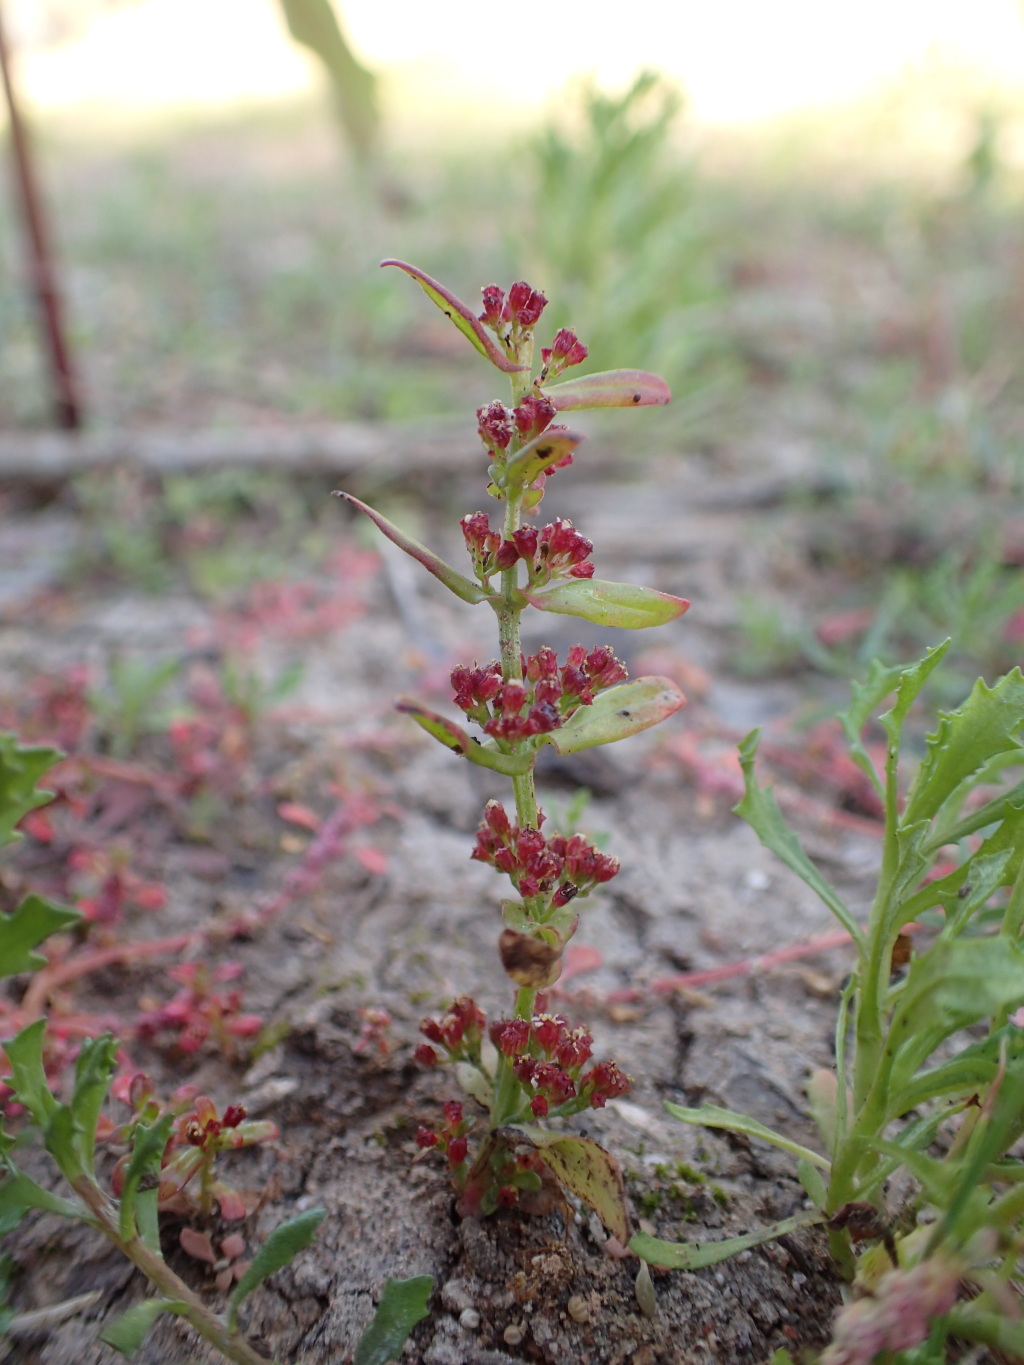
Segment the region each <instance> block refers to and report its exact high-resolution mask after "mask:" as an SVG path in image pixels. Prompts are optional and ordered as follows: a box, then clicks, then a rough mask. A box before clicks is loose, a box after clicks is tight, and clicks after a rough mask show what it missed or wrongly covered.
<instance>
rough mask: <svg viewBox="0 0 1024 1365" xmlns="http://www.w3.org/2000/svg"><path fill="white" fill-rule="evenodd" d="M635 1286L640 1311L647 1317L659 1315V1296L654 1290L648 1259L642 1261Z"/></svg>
mask: <svg viewBox="0 0 1024 1365" xmlns="http://www.w3.org/2000/svg"><path fill="white" fill-rule="evenodd" d="M633 1288H634V1291H635V1293H636V1301H637V1303H638V1304H639V1305H640V1312H641V1313H643V1315H644V1317H645V1318H656V1317H657V1316H658V1296H657V1294H656V1293H655V1292H654V1281H653V1280H652V1279H651V1268H650V1266H649V1265H648V1264H647V1262H646V1261H641V1262H640V1269H639V1270H638V1271H637V1275H636V1281H635V1283H634V1285H633Z"/></svg>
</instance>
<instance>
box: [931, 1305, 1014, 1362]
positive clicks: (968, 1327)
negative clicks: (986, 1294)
mask: <svg viewBox="0 0 1024 1365" xmlns="http://www.w3.org/2000/svg"><path fill="white" fill-rule="evenodd" d="M946 1322H947V1325H948V1328H949V1335H950V1336H951V1337H962V1338H963V1339H964V1340H966V1341H980V1342H982V1343H983V1344H984V1345H986V1346H993V1347H995V1348H996V1349H997V1350H999V1351H1002V1352H1004V1354H1005V1356H1006V1358H1007V1359H1009V1360H1024V1322H1019V1321H1016V1320H1015V1319H1013V1318H1009V1317H1006V1316H1005V1314H1003V1313H991V1312H988V1313H986V1312H984V1311H983V1310H982V1309H980V1308H977V1307H975V1306H974V1305H973V1304H954V1305H953V1307H952V1308H951V1309H950V1310H949V1313H948V1315H947V1317H946Z"/></svg>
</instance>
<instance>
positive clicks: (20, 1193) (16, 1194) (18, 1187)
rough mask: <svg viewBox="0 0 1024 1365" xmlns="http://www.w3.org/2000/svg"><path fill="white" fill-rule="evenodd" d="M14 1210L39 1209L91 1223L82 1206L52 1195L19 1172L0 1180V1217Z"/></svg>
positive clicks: (57, 1195) (87, 1213)
mask: <svg viewBox="0 0 1024 1365" xmlns="http://www.w3.org/2000/svg"><path fill="white" fill-rule="evenodd" d="M16 1209H41V1210H42V1211H43V1212H44V1213H59V1214H60V1215H61V1216H62V1217H63V1218H80V1219H82V1220H83V1221H85V1222H87V1223H88V1222H91V1221H92V1219H91V1218H90V1216H89V1212H88V1210H87V1209H86V1208H85V1206H84V1205H83V1204H79V1203H78V1202H77V1201H72V1200H70V1199H62V1198H61V1197H60V1195H59V1194H52V1193H51V1192H50V1191H49V1190H47V1189H44V1188H43V1186H42V1185H39V1184H37V1182H36V1181H34V1180H33V1179H32V1178H31V1176H27V1175H24V1174H23V1173H22V1172H21V1171H13V1172H11V1173H10V1174H7V1175H4V1176H3V1177H2V1178H0V1215H2V1214H6V1213H9V1212H11V1211H13V1210H16Z"/></svg>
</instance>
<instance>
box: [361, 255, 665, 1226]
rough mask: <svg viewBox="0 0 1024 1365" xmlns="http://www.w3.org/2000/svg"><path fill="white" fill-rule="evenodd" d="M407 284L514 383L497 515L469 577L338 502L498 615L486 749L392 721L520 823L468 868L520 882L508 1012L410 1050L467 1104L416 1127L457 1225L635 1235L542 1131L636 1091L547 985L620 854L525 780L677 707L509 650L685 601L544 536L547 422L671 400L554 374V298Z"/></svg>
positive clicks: (597, 377)
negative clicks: (543, 617)
mask: <svg viewBox="0 0 1024 1365" xmlns="http://www.w3.org/2000/svg"><path fill="white" fill-rule="evenodd" d="M384 265H386V266H396V267H397V268H398V269H400V270H403V271H404V272H405V273H406V274H407V275H409V276H410V277H411V278H412V279H414V280H415V281H416V282H417V283H418V284H419V285H420V287H421V288H422V289H423V291H424V293H425V294H426V295H427V297H428V298H429V299H430V300H431V301H432V302H433V303H435V304H436V305H437V306H438V307H439V308H440V309H441V310H442V312H444V314H445V315H446V316H447V317H448V318H449V319H450V320H451V322H452V323H453V324H454V325H455V326H456V327H457V328H458V330H459V331H460V332H461V333H462V334H463V335H464V336H465V337H466V339H467V340H468V341H469V342H470V343H471V344H472V345H473V346H474V347H475V348H476V350H477V351H478V352H479V353H480V354H481V355H482V356H483V357H484V358H485V359H486V360H488V361H489V362H490V363H491V364H492V365H494V366H495V368H497V369H498V370H500V371H502V373H504V374H505V375H507V376H508V379H509V382H510V386H511V393H510V396H509V401H508V402H507V403H506V402H502V401H500V400H495V401H494V402H492V403H489V404H487V405H486V406H484V407H482V408H480V409H479V410H478V412H477V414H476V415H477V431H478V434H479V436H480V440H481V442H482V444H483V447H484V451H485V456H486V476H487V493H488V494H489V496H490V497H491V498H492V499H493V500H494V501H495V502H496V503H497V504H498V506H499V509H500V519H499V520H498V524H497V525H496V526H493V527H492V525H491V520H490V517H489V516H488V514H487V513H486V512H483V511H477V512H472V513H470V514H468V515H467V516H465V517H463V518H462V521H461V529H462V535H463V539H464V541H465V545H466V550H467V552H468V554H469V559H470V564H471V568H472V574H471V576H470V575H466V574H463V573H461V572H459V570H457V569H455V568H454V567H453V566H451V565H450V564H447V563H446V562H445V561H444V560H442V559H441V558H440V557H439V556H438V555H436V554H435V553H434V552H433V551H432V550H430V549H428V548H427V547H426V546H424V545H421V544H420V543H419V542H417V541H415V540H413V539H412V538H411V537H409V536H408V535H406V534H405V533H404V532H403V531H402V530H400V529H399V528H398V527H397V526H395V525H393V524H392V523H391V522H389V521H387V520H386V519H385V518H384V517H382V516H381V515H380V513H379V512H376V511H374V509H373V508H371V507H367V506H366V505H365V504H364V503H362V502H359V501H358V500H357V499H356V498H353V497H351V496H350V495H349V494H346V493H342V494H339V496H341V497H343V498H346V499H347V500H348V501H349V502H350V503H351V504H352V505H353V506H354V507H356V508H357V509H358V510H359V511H361V512H363V513H365V515H366V516H368V517H369V518H370V519H371V520H372V521H373V522H374V523H375V525H376V526H377V527H378V528H379V529H380V530H381V531H382V532H383V534H384V535H385V536H387V537H388V539H389V540H391V541H392V542H393V543H394V544H395V545H397V546H399V548H400V549H402V550H404V551H405V552H406V553H407V554H409V555H411V556H412V557H413V558H414V559H415V560H417V561H418V562H419V563H420V564H421V565H422V566H423V567H424V568H425V569H426V570H427V571H428V572H429V573H431V574H433V575H434V577H435V578H437V579H438V580H439V581H440V582H442V583H443V584H444V585H445V587H447V588H448V589H449V590H450V591H451V592H453V593H454V594H455V595H456V596H457V597H459V598H460V599H461V600H462V601H464V602H466V603H469V604H470V605H474V606H476V605H481V604H485V603H486V605H487V606H489V607H490V608H491V610H492V611H493V612H494V614H495V617H496V624H497V634H498V646H499V657H498V658H497V659H495V660H494V661H493V662H489V663H484V664H481V663H478V662H477V663H473V664H472V665H459V666H458V667H457V668H455V669H454V670H453V672H452V679H451V680H452V688H453V692H454V701H455V705H456V707H457V708H458V709H459V711H461V712H462V714H463V716H464V717H465V718H466V721H467V722H468V723H469V724H471V725H473V726H475V727H476V728H477V729H478V730H479V731H480V732H481V735H482V738H477V737H476V736H472V735H471V734H470V732H469V731H467V730H466V729H464V728H463V726H462V725H461V724H458V723H456V722H455V721H453V720H451V719H449V718H448V717H446V716H442V715H439V714H437V713H436V712H433V711H428V710H427V709H425V708H424V707H423V706H421V705H420V704H419V703H418V702H415V701H411V700H401V701H400V702H399V703H398V709H399V710H400V711H403V712H405V713H407V714H408V715H410V716H411V717H412V718H413V720H414V721H416V723H417V724H418V725H420V726H421V727H422V728H423V729H424V730H426V731H427V733H428V734H430V735H432V736H434V738H436V739H438V740H439V741H440V742H441V743H442V744H444V745H445V746H446V747H447V748H448V749H450V750H451V751H452V752H453V753H454V754H456V755H458V756H460V757H462V758H464V759H466V760H467V761H468V762H470V763H475V764H478V765H480V766H482V767H485V768H489V769H491V770H492V771H494V772H497V773H501V774H502V775H503V776H505V777H507V778H509V779H510V780H511V784H512V799H513V804H514V810H511V809H510V810H506V808H505V806H504V805H502V804H501V803H500V802H497V801H490V802H488V804H487V807H486V808H485V810H484V813H483V820H482V822H481V824H480V828H479V830H478V831H477V836H476V843H475V846H474V848H473V851H472V854H471V857H473V858H475V859H476V860H477V861H479V862H484V863H488V864H490V865H491V866H492V867H493V868H494V869H495V870H496V871H498V872H500V873H502V874H504V875H505V876H506V877H507V878H508V879H509V882H510V883H511V888H512V892H513V894H512V895H511V896H509V897H508V898H507V899H506V900H504V901H502V904H501V921H502V925H501V928H500V931H499V933H498V953H499V957H500V960H501V965H502V967H503V968H504V971H505V973H506V975H507V976H508V977H509V978H510V979H511V980H512V982H514V983H515V986H516V988H517V990H516V995H515V1002H514V1007H513V1010H512V1012H511V1014H510V1015H509V1017H507V1018H501V1019H496V1020H493V1021H492V1022H491V1023H490V1024H488V1022H487V1019H486V1018H485V1016H484V1014H483V1012H482V1010H480V1008H479V1007H478V1006H477V1004H476V1003H475V1001H474V1000H472V999H471V998H470V997H468V996H463V997H460V998H459V999H457V1000H455V1001H453V1002H452V1004H451V1005H450V1006H449V1008H448V1010H447V1012H446V1013H445V1014H444V1015H443V1016H442V1017H441V1018H439V1019H426V1020H424V1021H423V1023H422V1025H421V1032H422V1033H423V1035H424V1038H425V1040H426V1041H425V1042H423V1043H422V1044H421V1045H420V1046H419V1047H418V1048H417V1051H416V1056H417V1058H418V1060H419V1061H420V1062H421V1063H422V1064H423V1065H425V1066H437V1065H440V1064H442V1063H444V1064H450V1065H452V1066H453V1068H454V1070H455V1074H456V1077H457V1079H458V1081H459V1084H460V1086H461V1088H462V1091H463V1093H464V1096H465V1100H464V1101H463V1100H454V1099H453V1100H449V1101H448V1102H447V1103H446V1104H445V1106H444V1111H443V1119H442V1121H441V1122H440V1123H438V1124H437V1125H436V1127H435V1128H432V1129H428V1128H421V1129H420V1130H419V1132H418V1134H417V1138H416V1141H417V1144H418V1146H419V1147H420V1148H422V1149H423V1151H424V1152H428V1151H439V1152H441V1153H443V1155H444V1157H445V1159H446V1161H447V1164H448V1168H449V1170H450V1172H451V1176H452V1180H453V1183H454V1185H455V1187H456V1189H457V1190H458V1192H459V1202H458V1209H459V1212H460V1213H461V1214H463V1215H480V1214H488V1213H492V1212H493V1211H494V1210H496V1209H497V1208H499V1207H502V1208H510V1207H513V1206H520V1207H522V1208H524V1209H527V1210H528V1211H529V1210H533V1209H536V1210H541V1209H543V1208H547V1207H550V1206H551V1203H552V1201H553V1200H557V1199H561V1193H560V1187H565V1188H568V1189H569V1190H571V1191H572V1192H573V1193H574V1194H576V1195H577V1196H578V1197H580V1198H582V1199H583V1200H585V1201H586V1202H587V1203H589V1204H590V1205H591V1207H592V1208H594V1209H595V1210H596V1212H597V1213H598V1214H599V1215H600V1216H601V1218H602V1219H603V1220H604V1222H605V1224H606V1226H607V1227H608V1228H609V1231H611V1232H612V1233H613V1234H614V1235H615V1236H617V1237H619V1238H620V1240H622V1241H623V1242H625V1241H626V1240H627V1238H628V1236H629V1222H628V1217H627V1214H626V1209H625V1203H624V1197H623V1190H622V1180H621V1176H620V1174H619V1171H618V1168H617V1166H616V1165H615V1162H614V1161H613V1159H612V1158H611V1157H610V1156H609V1154H608V1153H607V1152H605V1151H604V1150H603V1149H602V1148H601V1147H600V1146H599V1145H598V1144H597V1143H596V1142H594V1141H593V1140H592V1139H590V1138H585V1137H570V1136H565V1135H563V1134H561V1133H552V1132H549V1131H547V1130H545V1129H543V1128H541V1127H539V1126H537V1122H536V1121H537V1120H539V1119H544V1118H564V1117H568V1116H570V1115H573V1114H577V1113H579V1112H580V1111H582V1110H584V1109H587V1108H600V1107H601V1106H603V1105H604V1104H605V1103H606V1102H607V1101H608V1100H609V1099H613V1098H615V1097H616V1096H619V1095H623V1094H625V1093H626V1092H627V1091H628V1089H629V1079H628V1077H626V1076H625V1075H624V1074H623V1073H622V1071H620V1070H619V1068H618V1067H617V1066H616V1065H615V1063H614V1062H602V1061H597V1062H594V1061H592V1049H593V1040H592V1038H591V1036H590V1034H589V1033H587V1032H586V1030H584V1029H580V1028H573V1027H572V1026H571V1025H570V1024H569V1022H568V1020H566V1019H565V1018H563V1017H562V1016H561V1015H560V1014H553V1013H550V1012H549V1011H548V1009H547V1001H546V999H545V997H544V994H543V992H544V991H546V990H547V989H548V988H549V987H551V986H553V985H554V983H555V982H556V981H557V980H558V977H559V974H560V972H561V963H562V956H563V954H564V952H565V948H566V945H567V944H568V942H569V940H570V939H571V938H572V936H573V934H574V933H575V932H576V929H577V926H578V923H579V913H578V906H579V903H580V902H581V901H582V900H583V899H584V898H585V897H586V896H587V895H588V894H589V893H590V892H591V891H592V890H593V889H594V888H595V887H597V886H600V885H601V884H603V883H605V882H608V881H610V880H611V878H612V877H614V876H615V874H616V873H617V872H618V870H619V864H618V861H617V860H616V859H615V858H613V857H610V856H609V855H607V854H605V853H602V852H600V851H599V850H598V849H597V848H595V847H594V846H593V845H592V844H591V843H590V842H589V841H588V840H587V839H586V838H585V837H584V835H582V834H580V833H576V832H572V831H566V832H556V831H550V830H549V829H547V828H546V827H545V817H544V813H543V811H542V810H541V809H540V808H539V806H538V804H537V796H536V791H535V788H534V779H533V769H534V765H535V763H536V761H537V756H538V754H539V753H540V751H541V749H542V748H543V747H544V746H545V745H551V746H552V747H553V748H554V749H555V751H556V752H557V753H558V754H562V755H564V754H572V753H575V752H577V751H579V750H581V749H585V748H589V747H591V746H593V745H599V744H610V743H614V742H615V741H616V740H620V739H624V738H626V737H627V736H629V735H632V734H636V733H638V732H639V731H641V730H645V729H647V728H648V727H649V726H652V725H656V724H657V723H658V722H659V721H662V720H665V719H666V718H667V717H668V716H671V715H672V714H673V713H674V712H676V711H677V710H678V709H679V708H680V707H681V706H682V705H683V697H682V695H681V693H680V692H679V689H678V688H677V687H676V685H675V684H674V683H673V682H671V681H670V680H669V679H667V678H657V677H654V678H640V679H638V680H635V681H633V682H629V681H627V673H626V669H625V666H624V665H623V664H622V662H621V661H620V660H619V659H617V658H616V657H615V654H614V653H613V652H612V650H611V649H610V648H608V647H606V646H598V647H596V648H587V647H585V646H583V645H576V646H573V647H572V648H571V649H570V650H569V651H568V653H567V655H566V657H565V659H564V660H561V661H560V660H559V658H558V656H557V654H556V653H555V651H554V650H553V649H551V648H549V647H547V646H545V647H543V648H541V649H539V650H538V651H537V653H536V654H531V655H529V656H527V655H525V654H524V653H523V652H522V649H521V645H520V619H521V617H522V614H523V612H524V611H526V610H527V609H529V608H532V609H534V610H537V611H543V612H553V613H556V614H558V615H563V616H576V617H580V618H582V619H583V620H586V621H588V622H590V623H592V624H594V625H598V626H610V627H625V628H626V629H631V630H635V629H640V628H643V627H646V626H658V625H663V624H665V623H667V622H669V621H672V620H674V619H675V618H676V617H678V616H680V615H681V614H682V613H683V612H684V611H685V610H686V608H687V606H688V605H689V603H688V602H686V601H685V600H683V599H682V598H678V597H672V596H669V595H668V594H666V593H662V592H657V591H655V590H654V589H652V588H646V587H638V586H636V585H634V584H629V583H614V582H609V581H606V580H604V579H599V578H597V577H595V574H594V565H593V562H592V560H591V554H592V552H593V548H594V547H593V543H592V542H591V541H590V540H589V539H588V538H587V537H586V536H585V535H584V534H583V533H582V532H581V531H579V530H577V529H576V527H574V526H573V525H572V523H571V522H570V521H566V520H564V519H562V518H555V519H554V520H552V521H550V522H547V523H545V524H542V525H535V524H533V523H532V522H531V521H529V520H524V518H530V517H534V516H536V515H537V513H538V509H539V507H540V504H541V501H542V500H543V498H544V494H545V491H546V489H547V485H548V482H549V480H550V479H551V477H552V476H553V475H554V474H555V473H556V472H557V471H558V470H560V469H564V468H566V467H567V466H568V465H570V464H571V463H572V461H573V454H574V452H575V450H576V448H577V447H578V446H579V444H580V442H581V440H582V439H583V438H582V436H581V435H580V434H579V433H577V432H575V431H573V430H571V429H570V428H569V427H567V426H563V425H561V423H560V422H558V421H557V420H556V419H557V418H558V417H559V415H560V414H562V413H565V412H570V411H573V410H575V409H580V408H603V407H645V406H651V405H656V404H663V403H667V402H668V401H669V391H668V387H667V385H666V384H665V382H664V380H662V379H660V378H658V376H657V375H652V374H647V373H645V372H644V371H640V370H613V371H606V372H603V373H598V374H590V375H584V376H582V377H580V378H568V379H567V378H564V377H563V376H564V372H565V371H567V370H569V369H571V368H573V367H575V366H577V365H580V364H582V363H583V361H585V360H586V358H587V348H586V346H585V345H584V344H583V343H582V342H581V341H580V340H579V338H578V337H577V336H576V335H575V333H574V332H572V331H570V330H568V329H567V328H562V329H561V330H560V331H558V332H556V333H555V335H554V337H553V338H552V340H551V344H550V345H549V346H545V347H542V348H541V351H540V364H539V366H538V365H536V364H535V358H534V356H535V353H534V329H535V328H536V326H537V323H538V322H539V321H540V319H541V315H542V314H543V311H544V308H545V306H546V304H547V300H546V299H545V297H544V295H543V294H541V293H539V292H538V291H537V290H536V289H533V288H532V287H531V286H530V285H528V284H526V283H525V282H523V281H519V282H517V283H516V284H513V285H512V286H511V288H510V289H509V290H508V291H507V292H506V291H504V290H502V289H500V288H499V287H498V286H497V285H488V286H487V287H486V288H485V289H484V290H483V308H482V311H481V312H480V313H479V314H477V313H476V312H475V311H474V310H473V309H471V308H469V307H468V306H467V305H466V304H465V303H463V302H462V301H461V300H460V299H458V298H456V297H455V295H454V294H452V293H451V292H450V291H449V290H448V289H446V288H445V287H444V286H443V285H441V284H439V283H438V282H437V281H436V280H433V279H431V278H430V276H429V275H426V274H424V273H423V271H421V270H419V269H417V268H416V267H415V266H411V265H407V264H405V263H404V262H402V261H385V262H384Z"/></svg>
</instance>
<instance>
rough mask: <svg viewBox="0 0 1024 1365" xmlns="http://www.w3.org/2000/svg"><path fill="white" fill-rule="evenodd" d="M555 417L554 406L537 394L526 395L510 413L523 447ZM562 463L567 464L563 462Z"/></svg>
mask: <svg viewBox="0 0 1024 1365" xmlns="http://www.w3.org/2000/svg"><path fill="white" fill-rule="evenodd" d="M554 415H555V405H554V403H551V402H549V401H548V399H546V398H542V397H541V396H540V394H538V393H528V394H527V395H526V397H525V398H524V399H523V401H522V402H521V403H520V404H519V406H518V407H517V408H516V409H514V411H513V413H512V418H513V421H514V422H515V426H516V431H517V432H518V434H519V437H520V439H521V440H522V442H523V444H524V445H525V444H526V442H527V441H532V440H533V438H534V437H535V436H539V435H540V434H541V432H542V431H544V430H546V428H547V427H548V426H549V425H550V423H551V419H552V418H553V417H554ZM563 463H568V461H564V462H563Z"/></svg>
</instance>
